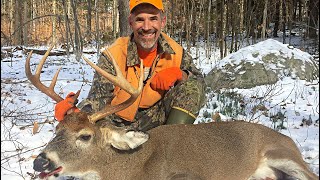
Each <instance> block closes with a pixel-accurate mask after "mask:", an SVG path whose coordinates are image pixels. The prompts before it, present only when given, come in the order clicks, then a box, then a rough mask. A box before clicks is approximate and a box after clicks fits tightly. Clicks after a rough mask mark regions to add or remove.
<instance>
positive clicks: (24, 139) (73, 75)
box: [1, 39, 319, 180]
mask: <svg viewBox="0 0 320 180" xmlns="http://www.w3.org/2000/svg"><path fill="white" fill-rule="evenodd" d="M202 47H204V46H202ZM5 48H10V47H5ZM32 48H36V47H32ZM45 48H46V47H38V49H45ZM87 50H88V51H97V50H95V49H87ZM191 50H192V56H193V57H198V58H199V59H200V60H201V61H197V63H198V64H197V65H198V67H199V68H200V69H202V72H203V73H204V74H207V73H209V72H210V70H211V69H212V68H214V67H219V68H222V67H223V66H224V65H226V64H233V65H237V64H240V61H241V60H246V61H248V62H250V63H261V57H262V56H263V55H265V54H269V53H275V54H279V53H282V54H284V55H285V56H287V57H289V58H291V57H292V56H294V57H295V58H299V59H301V60H303V61H310V60H311V59H313V57H312V56H311V55H310V54H308V53H306V52H303V51H301V50H299V49H297V48H294V47H292V46H288V45H287V44H282V43H280V42H278V41H276V40H273V39H268V40H265V41H262V42H259V43H257V44H255V45H250V46H247V47H244V48H242V49H240V50H238V51H237V52H235V53H233V54H229V55H228V56H226V57H225V58H224V59H222V60H216V61H211V60H209V59H207V58H206V57H205V50H204V49H202V48H199V49H198V50H195V48H192V49H191ZM85 52H87V51H85ZM217 52H218V51H217ZM217 52H212V55H213V56H217ZM197 53H198V54H197ZM84 55H85V56H86V57H87V58H89V59H90V60H91V61H93V62H94V63H96V62H97V54H86V53H85V54H84ZM26 57H27V55H26V54H23V53H22V51H21V50H17V51H15V52H13V57H12V58H10V57H9V58H2V60H1V178H3V179H8V180H9V179H10V180H21V179H32V178H33V177H34V176H35V175H36V174H37V173H36V172H35V171H34V170H33V168H32V167H33V160H34V158H35V156H36V155H37V154H39V153H40V152H41V150H42V149H43V148H44V146H45V145H46V143H47V142H49V141H50V140H51V139H52V138H53V136H54V128H55V126H56V125H57V122H56V121H54V119H53V109H54V105H55V102H54V101H53V100H51V99H50V98H48V97H47V96H46V95H44V94H43V93H41V92H39V91H38V90H37V89H36V88H35V87H33V85H31V84H30V82H29V81H28V80H27V78H26V76H25V69H24V66H25V59H26ZM41 57H42V56H40V55H37V54H33V55H32V57H31V69H32V71H33V72H35V67H36V65H37V64H38V61H39V60H40V59H41ZM214 59H217V58H216V57H215V58H214ZM59 67H62V69H61V72H60V74H59V78H58V82H57V85H56V88H55V90H56V92H58V93H59V94H60V96H62V97H65V96H66V95H67V94H68V93H69V92H71V91H72V92H76V91H77V90H79V89H80V88H81V94H80V97H79V101H81V100H82V99H84V98H86V96H87V94H88V92H89V90H90V86H91V81H92V78H93V70H92V68H91V67H89V65H87V64H86V63H85V62H84V61H83V60H80V61H77V60H76V59H75V56H74V55H70V57H67V56H50V57H48V59H47V61H46V63H45V65H44V67H43V72H42V73H41V81H42V82H44V84H46V85H49V84H50V82H51V79H52V78H53V75H54V73H55V72H56V71H57V70H58V69H59ZM269 67H270V68H275V67H277V68H279V65H276V64H273V65H272V64H270V66H269ZM226 91H230V92H236V93H238V94H240V95H241V97H243V102H241V103H244V104H246V106H245V108H244V109H242V110H241V111H240V112H241V113H233V114H223V113H222V112H224V111H223V110H224V108H225V107H226V103H232V104H236V105H233V106H232V108H236V107H235V106H237V105H238V104H240V102H234V101H232V100H228V99H227V100H225V102H222V101H221V97H220V96H219V95H218V94H216V93H213V92H209V93H208V94H207V99H208V101H207V103H206V105H205V106H204V107H203V108H202V109H201V111H200V114H199V116H198V118H197V119H196V122H195V123H200V122H207V121H211V119H210V118H209V117H207V116H206V115H205V114H206V113H209V114H212V113H215V112H218V113H219V114H220V116H221V118H222V120H225V121H226V120H229V119H231V118H236V119H242V120H246V121H251V122H255V123H261V124H264V125H265V126H268V127H270V128H274V129H276V130H278V131H279V132H281V133H283V134H285V135H287V136H289V137H291V138H292V139H293V140H294V142H296V144H297V146H298V148H299V149H300V151H301V153H302V155H303V157H304V159H305V161H306V162H307V163H308V165H309V166H310V168H311V169H312V171H313V172H315V173H316V174H318V175H319V127H318V125H319V79H318V80H317V81H313V82H306V81H305V80H299V79H292V78H290V77H286V78H283V79H281V81H278V82H277V83H276V84H274V85H266V86H257V87H254V88H251V89H228V90H226ZM214 104H216V107H215V106H214ZM257 105H264V107H265V108H267V109H268V111H267V112H264V111H253V110H254V107H256V106H257ZM234 112H238V111H236V109H234ZM279 112H281V113H282V114H284V117H283V119H282V120H283V121H282V123H283V124H281V123H280V122H279V121H277V122H274V121H272V118H271V117H272V116H275V115H277V114H278V113H279ZM210 117H211V116H210ZM303 120H312V123H311V125H310V126H307V125H305V126H301V124H302V121H303ZM35 121H36V122H38V123H39V130H38V133H36V134H33V133H32V130H33V123H34V122H35ZM45 122H46V123H45ZM280 125H281V126H280ZM279 127H280V128H279ZM281 127H284V128H281Z"/></svg>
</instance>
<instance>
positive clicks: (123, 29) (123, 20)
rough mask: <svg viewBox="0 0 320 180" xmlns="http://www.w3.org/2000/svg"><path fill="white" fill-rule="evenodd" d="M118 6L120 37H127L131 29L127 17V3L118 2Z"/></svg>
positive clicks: (126, 0) (123, 1) (125, 1)
mask: <svg viewBox="0 0 320 180" xmlns="http://www.w3.org/2000/svg"><path fill="white" fill-rule="evenodd" d="M118 3H119V6H118V11H119V28H120V36H121V37H123V36H129V35H130V34H131V29H130V26H129V22H128V17H129V14H130V12H129V1H128V0H118Z"/></svg>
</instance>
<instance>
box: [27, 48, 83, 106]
mask: <svg viewBox="0 0 320 180" xmlns="http://www.w3.org/2000/svg"><path fill="white" fill-rule="evenodd" d="M52 48H53V45H51V46H50V48H49V49H48V50H47V52H46V53H45V54H44V56H43V57H42V59H41V60H40V62H39V66H38V68H37V69H36V73H35V75H32V73H31V70H30V59H31V55H32V51H30V53H29V55H28V57H27V59H26V64H25V71H26V75H27V77H28V79H29V81H30V82H31V83H32V84H33V85H34V86H35V87H36V88H38V89H39V90H40V91H41V92H43V93H44V94H46V95H47V96H49V97H51V98H52V99H53V100H55V101H56V102H60V101H62V100H63V98H62V97H60V96H59V95H58V94H57V93H55V92H54V86H55V85H56V82H57V78H58V75H59V72H60V70H61V68H59V69H58V71H57V72H56V74H55V75H54V77H53V78H52V82H51V83H50V86H49V87H47V86H45V85H43V84H42V83H41V81H40V74H41V69H42V67H43V64H44V63H45V61H46V59H47V57H48V56H49V53H50V51H51V49H52ZM79 94H80V90H79V91H78V92H77V93H76V95H75V96H73V99H77V98H78V96H79Z"/></svg>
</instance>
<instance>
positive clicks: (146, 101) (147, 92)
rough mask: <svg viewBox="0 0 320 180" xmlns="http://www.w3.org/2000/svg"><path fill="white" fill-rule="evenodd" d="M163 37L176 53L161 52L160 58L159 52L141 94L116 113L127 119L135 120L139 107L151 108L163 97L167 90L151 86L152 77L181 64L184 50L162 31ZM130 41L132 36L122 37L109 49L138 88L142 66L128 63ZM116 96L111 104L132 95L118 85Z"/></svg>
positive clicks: (120, 101)
mask: <svg viewBox="0 0 320 180" xmlns="http://www.w3.org/2000/svg"><path fill="white" fill-rule="evenodd" d="M162 37H164V39H165V40H166V41H167V42H168V43H169V45H170V46H171V48H172V49H173V50H174V52H175V54H168V53H163V54H160V58H159V54H158V55H157V58H156V59H155V61H157V62H155V63H156V66H155V67H154V68H153V69H152V72H151V74H152V76H151V77H150V78H149V79H148V80H147V82H146V83H145V85H144V87H143V90H142V93H141V95H140V96H139V97H138V98H137V99H136V101H135V102H134V103H133V104H132V105H130V106H129V107H128V108H126V109H124V110H122V111H119V112H117V113H116V115H118V116H119V117H121V118H123V119H125V120H127V121H133V120H134V117H135V115H136V113H137V110H138V108H149V107H151V106H152V105H154V104H155V103H156V102H158V101H159V100H160V99H161V98H162V97H163V95H164V93H165V91H154V90H153V89H152V88H151V87H150V80H151V79H152V77H153V76H154V75H155V74H156V73H157V72H159V71H161V70H163V69H166V68H169V67H180V65H181V60H182V52H183V49H182V47H181V46H180V45H179V44H178V43H176V42H175V41H174V40H173V39H171V38H170V37H169V36H167V35H166V34H164V33H162ZM129 41H130V37H120V38H118V39H117V40H116V41H115V42H114V43H113V44H112V45H111V46H110V47H108V50H109V51H110V53H111V54H112V56H113V57H114V59H115V60H116V62H117V64H118V66H119V67H120V70H121V72H122V74H123V75H124V77H126V79H127V81H129V83H130V84H131V85H132V86H133V87H135V88H137V87H138V82H139V77H140V66H127V65H126V63H127V47H128V43H129ZM102 53H104V54H105V55H107V53H106V52H105V51H103V52H102ZM114 96H115V97H114V98H113V100H112V101H111V105H117V104H120V103H122V102H124V101H125V100H127V99H128V98H129V97H130V95H129V94H128V93H127V92H125V91H124V90H122V89H120V88H119V87H118V86H117V87H115V89H114Z"/></svg>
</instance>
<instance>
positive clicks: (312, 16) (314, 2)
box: [308, 0, 319, 39]
mask: <svg viewBox="0 0 320 180" xmlns="http://www.w3.org/2000/svg"><path fill="white" fill-rule="evenodd" d="M308 17H309V18H308V21H309V22H308V24H309V25H308V31H309V33H308V37H309V38H312V39H314V38H317V37H318V36H317V28H319V26H318V24H319V22H318V21H319V0H309V1H308ZM318 32H319V31H318Z"/></svg>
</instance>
